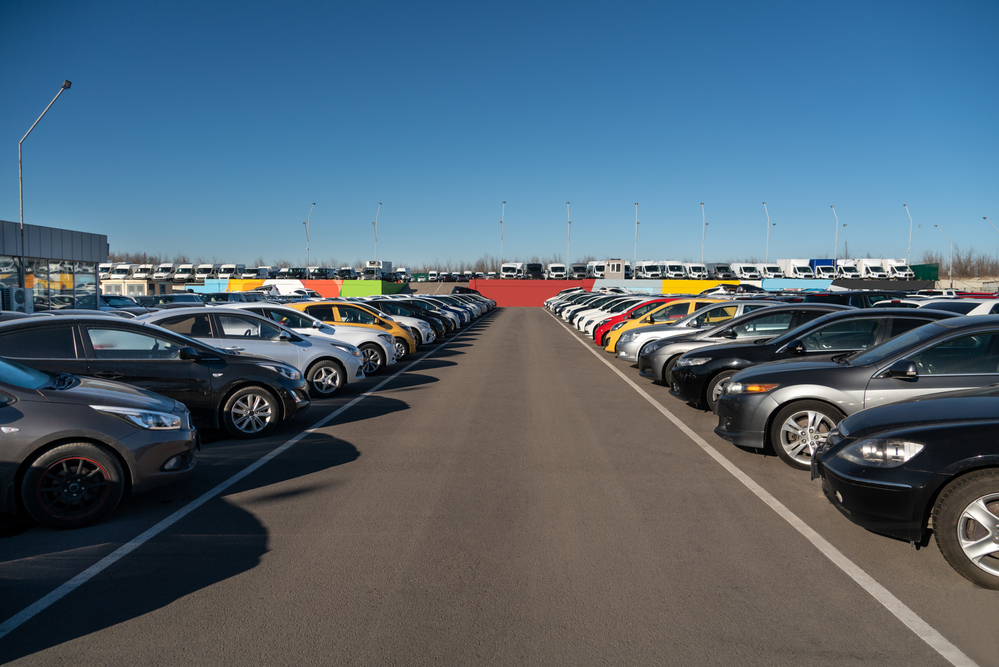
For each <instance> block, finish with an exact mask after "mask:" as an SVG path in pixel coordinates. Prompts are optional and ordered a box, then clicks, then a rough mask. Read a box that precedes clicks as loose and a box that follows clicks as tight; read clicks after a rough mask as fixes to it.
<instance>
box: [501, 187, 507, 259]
mask: <svg viewBox="0 0 999 667" xmlns="http://www.w3.org/2000/svg"><path fill="white" fill-rule="evenodd" d="M504 218H506V202H505V201H504V202H503V212H502V213H500V271H502V270H503V220H504Z"/></svg>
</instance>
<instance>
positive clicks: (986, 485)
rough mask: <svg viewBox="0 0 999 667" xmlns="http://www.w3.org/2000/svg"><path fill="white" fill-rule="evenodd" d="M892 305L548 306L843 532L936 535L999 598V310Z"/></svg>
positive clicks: (804, 296) (564, 302) (893, 299)
mask: <svg viewBox="0 0 999 667" xmlns="http://www.w3.org/2000/svg"><path fill="white" fill-rule="evenodd" d="M902 297H904V295H900V294H890V293H880V292H865V291H850V292H846V291H844V292H826V293H812V294H810V293H807V292H805V293H798V294H795V295H781V294H759V293H757V294H744V295H736V298H727V299H726V298H717V296H716V297H714V298H710V297H707V296H704V297H697V296H695V297H677V296H673V295H670V296H666V295H660V296H649V295H638V294H607V293H603V294H598V293H583V292H580V291H575V292H569V291H567V292H566V293H563V294H560V295H558V296H557V297H554V298H553V299H551V300H549V302H547V303H546V306H547V307H548V308H549V309H551V310H552V311H553V312H555V313H558V314H559V315H561V316H562V317H563V318H564V319H565V320H566V321H568V322H571V323H573V324H575V325H576V326H577V328H579V329H580V331H583V332H585V333H587V334H588V335H591V336H593V337H594V342H595V343H597V344H601V345H603V346H604V347H605V349H606V350H607V351H608V352H613V353H615V354H616V355H617V356H618V357H619V358H621V359H624V360H626V361H631V362H633V363H634V364H635V366H636V367H637V368H638V372H639V374H640V375H641V376H643V377H646V378H649V379H651V380H653V381H654V382H656V383H659V384H661V385H663V386H664V387H667V388H668V390H669V393H670V394H671V395H673V396H675V397H676V398H678V399H680V400H682V401H684V402H686V403H688V404H690V405H691V406H694V407H697V408H700V409H708V410H711V411H713V412H715V413H716V414H717V416H718V426H717V428H716V429H715V433H716V434H717V435H718V436H720V437H721V438H723V439H725V440H727V441H729V442H731V443H733V444H734V445H736V446H738V447H741V448H746V449H750V450H757V451H767V452H773V453H775V454H776V455H777V456H778V457H779V458H780V459H781V460H782V461H784V462H785V463H786V464H788V465H789V466H790V467H791V468H794V469H797V470H803V471H810V474H811V477H812V479H821V484H822V490H823V492H824V494H825V496H826V498H828V500H829V501H830V502H831V503H832V504H833V505H834V506H835V507H836V508H837V509H839V510H840V511H841V512H842V513H843V515H844V516H846V517H847V518H849V519H850V520H851V521H853V522H855V523H857V524H858V525H860V526H863V527H865V528H867V529H869V530H871V531H874V532H877V533H879V534H883V535H886V536H889V537H894V538H897V539H902V540H906V541H909V542H912V543H913V544H916V545H925V544H926V543H927V542H928V540H929V536H930V535H931V534H933V535H935V539H936V542H937V545H938V547H939V548H940V551H941V553H942V554H943V556H944V558H945V559H946V560H947V562H948V563H949V564H950V565H951V566H952V567H953V568H954V569H955V570H956V571H957V572H959V573H960V574H961V575H962V576H964V577H966V578H967V579H969V580H970V581H972V582H974V583H976V584H978V585H980V586H983V587H986V588H990V589H999V446H997V443H996V440H995V438H994V433H995V429H996V426H997V423H996V422H997V419H999V300H996V299H982V298H977V299H964V298H950V299H938V298H922V299H913V298H910V299H904V298H902ZM900 301H908V303H904V304H900V303H899V302H900ZM900 305H901V306H903V307H899V306H900ZM979 313H982V314H979Z"/></svg>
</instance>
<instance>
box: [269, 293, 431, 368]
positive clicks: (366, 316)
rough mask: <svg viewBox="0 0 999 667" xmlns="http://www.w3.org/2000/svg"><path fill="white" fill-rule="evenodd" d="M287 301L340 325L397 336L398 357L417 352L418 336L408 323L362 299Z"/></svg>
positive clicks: (396, 354)
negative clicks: (360, 301) (403, 323)
mask: <svg viewBox="0 0 999 667" xmlns="http://www.w3.org/2000/svg"><path fill="white" fill-rule="evenodd" d="M287 305H288V306H289V307H290V308H294V309H296V310H301V311H304V312H306V313H308V314H309V315H312V316H313V317H315V318H316V319H318V320H322V321H323V322H329V323H330V324H336V325H337V326H341V325H342V326H348V327H365V328H368V329H374V330H376V331H385V332H387V333H389V334H392V338H394V339H395V356H396V359H402V358H403V357H405V356H406V355H407V354H412V353H414V352H416V339H415V338H414V337H413V334H412V333H410V331H409V328H408V327H405V326H402V325H401V324H399V323H398V322H396V321H395V320H393V319H392V318H391V317H389V316H388V315H385V314H384V313H379V312H378V311H376V310H374V309H372V308H369V307H368V306H367V305H365V304H363V303H353V302H348V301H304V302H299V303H289V304H287Z"/></svg>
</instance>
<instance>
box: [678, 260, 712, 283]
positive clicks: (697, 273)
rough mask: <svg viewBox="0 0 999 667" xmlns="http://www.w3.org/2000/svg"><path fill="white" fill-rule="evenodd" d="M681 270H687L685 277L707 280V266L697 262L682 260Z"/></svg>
mask: <svg viewBox="0 0 999 667" xmlns="http://www.w3.org/2000/svg"><path fill="white" fill-rule="evenodd" d="M683 270H684V271H686V272H687V277H688V278H691V279H693V280H707V279H708V267H706V266H704V265H703V264H698V263H697V262H684V264H683Z"/></svg>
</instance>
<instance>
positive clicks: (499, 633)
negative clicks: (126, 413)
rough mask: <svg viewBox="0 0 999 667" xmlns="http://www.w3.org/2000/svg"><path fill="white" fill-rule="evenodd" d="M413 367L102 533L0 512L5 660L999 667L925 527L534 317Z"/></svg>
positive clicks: (515, 313) (231, 450)
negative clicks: (724, 424)
mask: <svg viewBox="0 0 999 667" xmlns="http://www.w3.org/2000/svg"><path fill="white" fill-rule="evenodd" d="M594 351H595V352H596V354H594ZM421 354H422V350H421ZM607 362H609V363H607ZM403 366H404V368H403V369H402V372H400V374H398V375H395V376H393V377H391V378H390V379H388V380H385V379H384V378H371V379H368V380H366V381H365V383H364V384H363V385H362V388H363V389H366V390H369V391H370V393H369V394H365V395H363V396H361V395H359V394H358V393H352V394H349V395H345V396H340V397H337V398H335V399H329V400H327V401H319V402H317V403H315V404H314V405H313V408H312V410H311V411H310V412H309V413H307V414H306V415H305V416H304V417H302V418H299V419H296V420H294V421H293V422H292V423H289V424H286V425H284V426H283V427H282V428H281V429H279V430H278V431H277V432H276V433H275V434H274V435H273V436H272V437H269V438H267V439H263V440H260V441H250V442H238V441H230V440H222V439H217V440H215V441H213V442H210V443H209V444H208V445H207V446H206V447H205V449H204V451H203V453H202V456H201V462H200V465H199V468H198V470H197V471H196V474H195V475H194V476H193V477H192V479H191V481H190V482H189V483H187V484H185V485H183V486H178V487H173V488H168V489H164V490H162V491H159V492H156V493H154V494H151V495H148V496H143V497H140V498H136V499H134V500H132V501H130V502H127V503H124V504H123V505H122V506H121V507H120V508H119V510H118V511H117V512H116V513H115V514H114V515H112V517H111V518H110V519H109V520H108V521H106V522H105V523H103V524H100V525H97V526H95V527H92V528H89V529H85V530H80V531H72V532H55V531H50V530H45V529H41V528H38V527H33V526H30V525H27V524H10V523H8V524H5V525H4V526H3V529H2V533H0V535H2V536H0V578H2V581H3V593H4V594H3V596H0V619H10V618H13V619H14V621H8V622H7V623H6V624H5V625H4V626H2V629H0V632H3V631H6V632H7V634H6V635H5V636H3V637H2V638H0V662H16V663H18V664H53V663H56V662H65V663H79V664H89V663H102V664H103V663H108V664H140V665H141V664H157V665H159V664H180V663H186V664H220V663H226V664H293V663H305V664H324V665H326V664H407V665H409V664H442V663H443V664H480V663H481V664H598V663H608V664H684V665H687V664H712V665H715V664H740V665H775V664H800V665H813V664H814V665H829V664H837V665H840V664H872V663H877V664H880V665H937V664H939V665H946V664H974V663H978V664H981V665H987V664H997V662H999V659H997V658H996V655H997V649H999V638H997V635H996V633H995V630H994V623H993V622H992V619H993V618H995V615H996V612H997V611H999V597H997V596H996V594H995V593H994V592H991V591H985V590H981V589H977V588H975V587H973V586H972V585H971V584H970V583H969V582H967V581H965V580H964V579H962V578H961V577H960V576H959V575H958V574H956V573H955V572H954V571H953V570H951V569H950V567H949V566H947V565H946V564H945V563H944V561H943V559H942V557H941V556H940V554H939V553H938V551H937V550H936V546H935V545H934V544H932V543H931V544H930V546H929V548H926V549H922V550H918V551H917V550H915V549H914V548H913V547H912V546H910V545H908V544H905V543H901V542H895V541H891V540H887V539H884V538H881V537H878V536H875V535H872V534H870V533H867V532H866V531H864V530H862V529H860V528H858V527H856V526H854V525H853V524H851V523H849V522H848V521H846V520H845V519H843V518H842V517H841V516H839V514H838V512H836V510H834V509H833V508H832V506H831V505H829V503H828V502H827V501H825V499H824V498H823V497H822V495H821V492H820V489H819V484H818V482H810V481H809V479H808V474H807V473H798V472H796V471H793V470H791V469H790V468H788V467H787V466H785V465H784V464H783V463H781V462H780V461H779V460H777V459H776V458H770V457H764V456H761V455H759V454H755V453H749V452H744V451H741V450H739V449H737V448H735V447H733V446H731V445H729V444H727V443H725V442H724V441H722V440H720V439H719V438H717V437H716V436H714V434H713V433H712V429H713V428H714V425H715V423H714V419H712V418H711V415H710V414H709V413H708V414H706V413H703V412H700V411H696V410H693V409H692V408H690V407H688V406H686V405H683V404H682V403H680V402H679V401H677V400H676V399H674V398H672V397H671V396H669V395H668V393H667V392H666V390H665V389H664V388H663V387H659V386H657V385H653V384H651V383H649V382H647V381H646V380H644V379H641V378H639V377H638V375H637V372H636V371H635V370H634V369H633V368H631V367H630V366H628V365H627V364H625V363H622V362H617V361H616V360H614V359H613V358H612V357H611V356H610V355H607V354H606V353H604V352H603V351H602V350H599V348H596V347H595V346H593V344H592V343H591V342H584V339H583V338H582V337H581V336H579V335H578V334H577V333H576V332H575V331H574V330H570V329H568V328H566V327H564V326H563V325H562V323H561V320H558V319H556V318H554V317H552V316H551V315H550V314H549V313H547V311H545V310H543V309H539V308H507V309H501V310H499V311H496V312H494V313H493V314H491V315H489V316H487V317H486V318H484V319H483V320H481V321H480V322H479V323H477V324H476V325H474V326H473V327H471V328H470V329H469V330H468V331H466V332H465V333H463V334H461V335H459V336H457V337H456V338H454V339H452V340H451V341H450V342H448V341H446V342H444V343H442V344H439V345H437V346H432V347H431V349H430V351H429V353H428V354H427V356H425V357H423V358H422V359H417V360H414V361H411V362H409V363H408V364H404V365H403ZM395 368H398V366H397V367H395ZM395 368H394V369H393V372H394V371H395ZM616 371H617V372H616ZM618 372H620V373H621V374H623V377H622V375H621V374H619V373H618ZM316 422H319V425H318V426H316V427H312V428H310V425H311V424H314V423H316ZM303 429H308V430H307V431H305V432H304V434H303V433H302V431H303ZM271 455H273V456H272V458H269V459H265V458H264V457H267V456H271ZM248 466H256V467H255V468H254V469H252V471H251V472H250V473H249V474H245V476H243V477H242V478H239V479H237V480H235V481H234V482H231V484H230V485H229V486H226V487H225V488H222V489H219V485H220V484H225V483H229V482H228V481H229V480H232V478H233V476H234V475H237V474H239V473H240V472H241V471H245V470H246V469H247V467H248ZM213 490H216V492H215V495H213V496H210V497H207V498H206V496H205V494H210V493H212V492H213ZM184 508H193V509H191V510H190V511H189V512H188V513H186V514H185V515H183V516H178V515H177V512H178V510H180V511H183V510H184ZM171 517H173V519H174V522H173V523H172V524H170V525H168V526H165V527H162V529H159V528H158V529H157V530H156V532H150V533H146V531H149V530H150V529H151V528H153V527H155V526H157V524H159V522H161V521H164V520H170V519H171ZM123 545H128V549H130V551H128V552H127V553H124V554H122V552H121V551H120V548H121V547H122V546H123ZM133 547H134V548H133ZM109 554H116V555H117V556H116V558H117V559H116V560H114V561H113V562H110V563H109V561H107V560H102V559H105V558H106V557H108V555H109ZM834 561H836V562H834ZM95 564H100V567H103V569H101V570H100V571H96V572H95V571H94V570H88V568H92V567H93V566H95ZM81 573H85V576H84V578H83V580H81V579H78V580H77V582H76V583H74V586H75V588H73V589H72V590H69V591H67V590H66V588H65V587H64V585H65V584H66V582H68V581H70V580H72V579H73V577H76V576H77V575H80V574H81ZM61 587H63V588H61ZM53 593H54V595H53V597H51V598H49V602H51V604H50V605H49V606H47V607H45V608H44V609H42V610H40V611H38V612H37V613H36V614H32V613H31V612H30V605H32V604H33V603H35V602H36V601H38V600H40V599H43V598H44V596H46V595H50V594H53ZM25 610H29V611H28V612H27V613H26V612H25Z"/></svg>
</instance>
